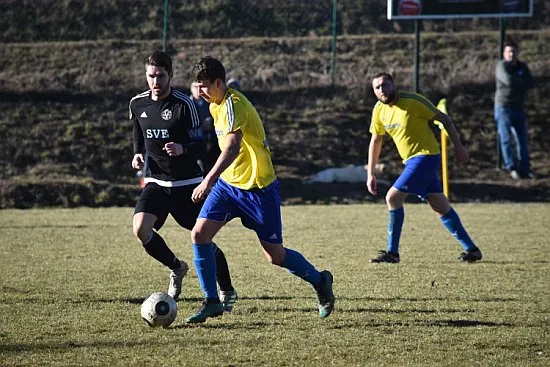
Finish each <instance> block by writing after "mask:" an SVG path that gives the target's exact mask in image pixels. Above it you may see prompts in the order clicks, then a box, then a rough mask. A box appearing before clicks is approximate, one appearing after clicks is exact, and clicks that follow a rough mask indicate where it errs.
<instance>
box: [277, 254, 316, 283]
mask: <svg viewBox="0 0 550 367" xmlns="http://www.w3.org/2000/svg"><path fill="white" fill-rule="evenodd" d="M285 250H286V255H285V260H284V261H283V268H285V269H288V271H289V272H290V273H291V274H294V275H296V276H298V277H300V278H302V279H303V280H305V281H306V282H308V283H310V284H311V285H313V286H314V287H315V288H317V287H318V286H319V285H320V284H321V273H319V272H318V271H317V269H315V267H314V266H313V265H311V263H310V262H309V261H307V259H306V258H305V257H304V256H303V255H302V254H301V253H299V252H298V251H294V250H291V249H289V248H287V249H285Z"/></svg>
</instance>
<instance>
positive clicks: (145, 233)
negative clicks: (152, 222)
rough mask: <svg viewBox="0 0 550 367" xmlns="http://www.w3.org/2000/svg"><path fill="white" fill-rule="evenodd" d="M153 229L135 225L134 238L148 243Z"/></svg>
mask: <svg viewBox="0 0 550 367" xmlns="http://www.w3.org/2000/svg"><path fill="white" fill-rule="evenodd" d="M151 230H152V228H145V227H144V226H141V225H134V236H136V238H137V239H138V240H139V241H140V242H141V243H142V244H144V243H146V242H147V240H148V239H149V237H150V236H151Z"/></svg>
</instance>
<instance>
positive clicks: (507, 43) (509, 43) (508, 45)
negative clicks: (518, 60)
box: [502, 40, 518, 50]
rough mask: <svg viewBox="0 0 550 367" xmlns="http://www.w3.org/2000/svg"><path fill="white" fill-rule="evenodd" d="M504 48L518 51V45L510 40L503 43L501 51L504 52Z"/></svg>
mask: <svg viewBox="0 0 550 367" xmlns="http://www.w3.org/2000/svg"><path fill="white" fill-rule="evenodd" d="M506 47H513V48H515V49H516V50H517V49H518V44H517V43H515V42H514V41H512V40H507V41H506V42H504V45H503V46H502V49H503V50H504V49H505V48H506Z"/></svg>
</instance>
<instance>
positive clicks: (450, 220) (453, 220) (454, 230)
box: [441, 208, 477, 251]
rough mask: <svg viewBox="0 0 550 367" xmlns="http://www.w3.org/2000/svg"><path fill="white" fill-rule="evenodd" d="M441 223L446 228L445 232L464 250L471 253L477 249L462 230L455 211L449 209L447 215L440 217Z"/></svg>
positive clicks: (462, 227)
mask: <svg viewBox="0 0 550 367" xmlns="http://www.w3.org/2000/svg"><path fill="white" fill-rule="evenodd" d="M441 223H443V225H444V226H445V228H447V230H448V231H449V232H450V233H451V234H452V235H453V236H454V237H455V238H456V239H457V240H458V242H459V243H460V244H461V245H462V247H463V248H464V250H466V251H472V250H475V249H476V248H477V246H476V245H475V244H474V241H472V239H471V238H470V236H469V235H468V232H466V230H465V229H464V226H463V225H462V222H460V218H459V217H458V214H456V212H455V210H454V209H453V208H451V210H449V212H448V213H447V214H445V215H444V216H442V217H441Z"/></svg>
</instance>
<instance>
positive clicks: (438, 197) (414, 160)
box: [367, 73, 482, 263]
mask: <svg viewBox="0 0 550 367" xmlns="http://www.w3.org/2000/svg"><path fill="white" fill-rule="evenodd" d="M372 88H373V90H374V94H375V95H376V98H377V99H378V102H377V103H376V105H375V106H374V109H373V111H372V120H371V125H370V132H371V134H372V137H371V141H370V145H369V162H368V178H367V188H368V190H369V192H370V193H371V194H373V195H376V193H377V188H376V176H375V170H374V168H375V166H376V163H377V162H378V158H379V156H380V151H381V149H382V140H383V136H384V135H385V134H388V135H389V136H390V137H391V138H392V139H393V141H394V143H395V145H396V146H397V150H398V152H399V155H400V156H401V158H402V159H403V163H404V164H405V168H404V170H403V172H402V174H401V175H400V176H399V177H398V178H397V180H396V181H395V182H394V183H393V185H392V187H391V188H390V189H389V190H388V193H387V194H386V203H387V205H388V210H389V221H388V247H387V250H386V251H380V253H379V255H378V256H377V257H375V258H373V259H371V262H374V263H381V262H386V263H398V262H399V239H400V237H401V229H402V227H403V222H404V220H405V212H404V209H403V204H404V203H405V199H406V198H407V196H408V195H409V194H415V195H417V196H418V197H420V198H421V199H422V200H425V201H427V202H428V204H429V205H430V207H431V208H432V209H433V210H434V211H435V212H436V213H437V214H439V215H440V219H441V222H442V223H443V225H444V226H445V228H447V230H448V231H449V232H450V233H451V234H452V235H453V236H454V237H455V238H456V239H457V240H458V242H459V243H460V244H461V245H462V247H463V248H464V252H462V253H461V254H460V257H459V259H460V260H462V261H467V262H473V261H478V260H481V257H482V254H481V251H480V250H479V248H478V247H477V246H476V245H475V244H474V242H473V241H472V239H471V238H470V236H469V235H468V232H466V230H465V229H464V226H463V225H462V223H461V221H460V218H459V217H458V214H457V213H456V212H455V211H454V209H453V208H452V207H451V205H450V203H449V200H448V199H447V197H446V196H445V195H444V194H443V190H442V189H441V183H440V181H439V177H438V171H439V167H440V165H441V154H440V150H439V145H438V143H437V140H436V139H435V136H434V134H433V132H432V131H431V129H430V126H429V123H430V122H433V121H434V120H438V121H441V122H442V123H443V125H444V126H445V129H446V131H447V133H448V134H449V138H450V140H451V141H452V143H453V145H454V147H455V155H456V159H457V161H458V162H459V163H465V162H466V161H468V159H469V155H468V151H467V150H466V148H464V146H463V145H462V142H461V141H460V138H459V135H458V132H457V130H456V128H455V126H454V124H453V122H452V120H451V118H450V117H449V116H448V115H446V114H444V113H443V112H441V111H439V110H438V109H437V108H436V107H435V106H434V105H433V104H432V103H431V102H430V101H428V100H427V99H426V98H425V97H424V96H422V95H421V94H417V93H410V92H404V91H399V90H398V89H397V88H396V87H395V85H394V83H393V78H392V76H391V75H390V74H388V73H379V74H377V75H375V76H374V78H373V81H372Z"/></svg>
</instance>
